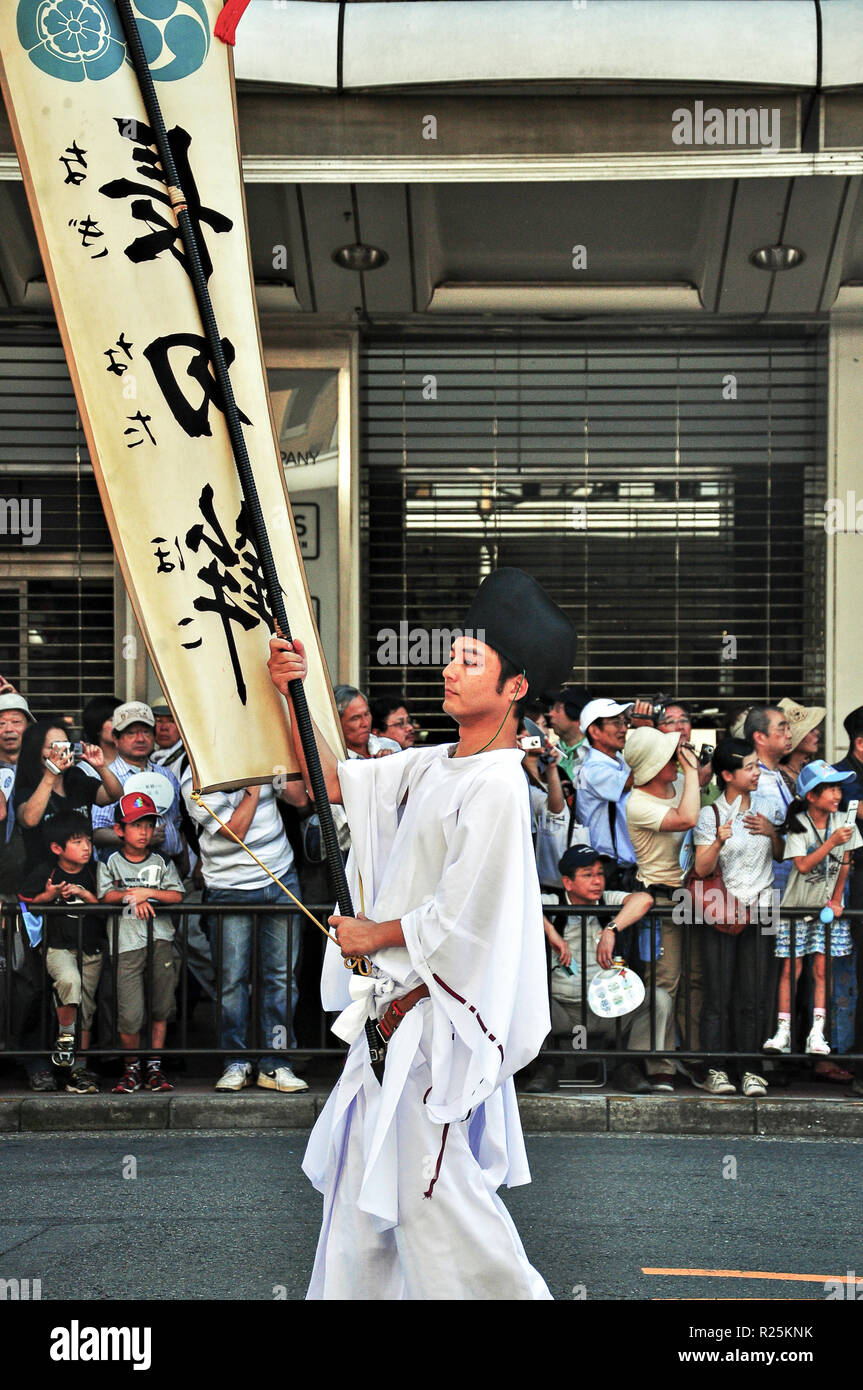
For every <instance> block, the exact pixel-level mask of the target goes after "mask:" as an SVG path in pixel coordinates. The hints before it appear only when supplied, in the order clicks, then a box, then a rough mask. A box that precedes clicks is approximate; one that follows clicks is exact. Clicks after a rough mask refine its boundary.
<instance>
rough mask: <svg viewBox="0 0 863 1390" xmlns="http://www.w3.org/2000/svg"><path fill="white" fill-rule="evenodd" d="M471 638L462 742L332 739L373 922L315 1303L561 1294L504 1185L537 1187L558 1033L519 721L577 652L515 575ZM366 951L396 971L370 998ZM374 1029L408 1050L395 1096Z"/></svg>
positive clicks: (310, 1170)
mask: <svg viewBox="0 0 863 1390" xmlns="http://www.w3.org/2000/svg"><path fill="white" fill-rule="evenodd" d="M464 629H465V630H466V631H468V632H470V633H472V634H474V635H473V636H467V635H465V636H461V637H457V638H456V640H455V642H454V643H453V649H452V657H451V660H450V662H449V665H448V666H447V667H446V669H445V670H444V673H443V675H444V697H445V698H444V703H443V708H444V710H445V711H446V712H447V713H448V714H449V715H450V716H451V717H452V718H453V719H454V720H455V722H456V724H457V725H458V733H459V737H458V741H457V742H456V743H454V744H452V745H450V746H436V747H425V748H419V749H408V750H406V751H405V752H403V753H402V754H401V755H400V756H399V757H397V758H381V759H372V760H368V761H364V760H350V761H348V762H338V761H337V760H336V757H335V755H334V754H333V752H332V751H331V750H330V748H329V747H328V746H327V744H326V742H325V740H324V739H323V738H322V736H321V734H320V733H319V731H318V730H317V729H316V730H315V734H316V738H317V742H318V748H319V751H320V755H321V763H322V766H323V771H324V776H325V778H326V783H327V791H328V793H329V795H330V797H331V799H332V800H333V801H334V802H336V803H339V802H341V803H343V804H344V807H345V810H346V812H347V816H348V821H349V824H350V828H351V837H352V852H351V856H350V859H349V860H348V865H347V872H348V878H349V882H350V886H351V891H352V893H354V894H356V900H358V901H362V902H364V903H365V912H366V913H367V914H368V917H367V918H347V917H339V916H333V917H331V918H330V923H331V925H332V926H334V927H335V928H336V933H337V941H338V947H336V946H335V945H334V944H330V945H329V946H328V947H327V951H326V956H325V961H324V974H323V985H322V994H323V1003H324V1008H325V1009H327V1010H333V1009H342V1010H343V1012H342V1014H341V1016H340V1018H339V1019H338V1020H337V1022H336V1024H335V1025H334V1029H335V1031H336V1032H337V1033H338V1035H339V1036H341V1037H343V1038H344V1039H345V1040H346V1041H348V1042H349V1043H350V1044H351V1047H350V1051H349V1053H348V1056H347V1059H346V1062H345V1068H344V1071H343V1072H342V1075H341V1077H340V1079H339V1082H338V1083H337V1086H336V1088H335V1090H334V1091H333V1094H332V1095H331V1096H330V1099H329V1101H328V1102H327V1105H326V1107H325V1109H324V1111H323V1112H322V1114H321V1116H320V1118H319V1120H318V1123H317V1124H316V1126H315V1129H314V1131H313V1133H312V1137H311V1140H310V1142H309V1147H308V1149H307V1152H306V1157H305V1161H304V1165H303V1166H304V1169H305V1171H306V1173H307V1174H308V1176H309V1177H310V1178H311V1180H312V1182H313V1183H314V1185H315V1186H316V1187H317V1188H318V1189H319V1191H321V1192H322V1193H323V1194H324V1222H323V1228H322V1231H321V1237H320V1241H319V1243H318V1251H317V1257H316V1260H315V1268H314V1271H313V1274H312V1281H311V1284H310V1287H309V1293H308V1297H309V1298H326V1299H359V1298H367V1297H369V1295H370V1293H374V1296H376V1297H378V1298H384V1299H404V1298H408V1299H462V1300H471V1299H547V1298H549V1297H550V1295H549V1292H548V1289H547V1287H546V1285H545V1282H544V1281H543V1279H542V1278H541V1276H540V1275H539V1274H538V1273H537V1271H536V1270H535V1269H534V1268H533V1267H532V1266H531V1265H530V1263H529V1261H528V1259H527V1256H526V1254H525V1252H524V1248H523V1246H522V1244H521V1241H520V1239H519V1237H518V1233H517V1231H516V1229H515V1227H514V1225H513V1223H512V1220H511V1218H510V1217H509V1215H508V1213H507V1211H506V1208H505V1207H504V1206H503V1204H502V1202H501V1201H500V1199H499V1198H498V1197H497V1195H496V1189H497V1188H498V1187H499V1186H500V1184H501V1182H506V1183H507V1184H508V1185H509V1186H513V1185H516V1184H519V1183H524V1182H527V1181H529V1177H530V1175H529V1172H528V1169H527V1162H526V1157H525V1151H524V1142H523V1139H522V1135H521V1126H520V1123H519V1119H518V1108H517V1104H516V1100H515V1090H514V1086H513V1081H512V1077H513V1075H514V1073H515V1072H516V1071H518V1070H520V1069H521V1068H522V1067H524V1066H526V1065H527V1063H528V1062H530V1061H531V1060H532V1059H533V1057H534V1056H535V1055H536V1053H537V1052H538V1051H539V1048H540V1046H541V1044H542V1040H543V1038H544V1037H545V1035H546V1034H547V1032H548V1027H549V1015H548V992H547V987H546V968H545V950H544V944H543V932H542V906H541V902H540V896H539V883H538V879H537V874H536V864H535V860H534V854H533V845H532V842H531V837H530V818H529V806H528V794H527V786H526V783H525V779H524V776H523V773H522V769H521V761H522V754H521V753H520V751H519V750H518V748H517V747H516V732H517V720H518V715H519V712H520V711H519V706H520V704H521V702H522V701H523V700H524V698H525V696H526V695H527V693H528V689H531V690H532V691H534V692H541V691H543V690H547V689H551V688H553V687H554V686H555V685H560V683H561V682H562V680H563V679H564V677H566V676H567V675H569V674H570V672H571V668H572V663H573V660H574V657H575V644H576V638H575V633H574V630H573V628H572V625H571V623H570V622H569V620H568V619H567V618H566V617H565V615H564V614H563V613H562V612H561V611H560V609H559V608H558V607H557V606H556V604H554V603H552V601H551V600H550V599H549V597H548V595H547V594H545V592H544V591H543V590H542V588H541V587H540V586H539V585H538V584H537V583H536V581H535V580H533V579H531V578H530V577H529V576H528V575H525V574H523V573H522V572H521V571H519V570H512V569H504V570H497V571H495V572H494V573H492V574H491V575H489V577H488V578H487V579H486V580H485V581H484V583H483V585H482V586H481V588H480V590H479V592H478V594H477V596H476V598H475V600H474V602H473V604H472V605H471V607H470V609H469V611H468V614H467V616H466V618H465V622H464ZM270 648H271V656H270V662H269V667H270V674H271V678H272V680H273V683H274V684H275V685H276V688H277V689H279V690H280V691H281V692H282V693H283V694H285V693H286V692H287V689H288V685H289V683H290V681H291V680H295V679H298V678H299V679H302V678H303V677H304V675H305V671H306V663H305V657H304V653H303V649H302V645H301V644H300V643H299V642H294V643H293V644H291V643H288V642H287V641H285V640H284V639H277V638H274V639H273V640H272V641H271V643H270ZM297 755H298V759H299V761H300V764H301V766H303V767H304V766H305V763H304V759H303V757H302V750H301V748H300V747H299V745H298V747H297ZM361 885H362V890H361ZM361 891H362V896H360V892H361ZM352 955H366V956H369V957H370V958H371V959H372V961H373V964H374V966H375V967H376V968H375V970H374V971H373V974H372V976H371V977H370V978H369V981H368V984H367V987H366V989H365V991H364V992H362V993H360V991H361V990H362V986H363V982H362V981H357V977H355V976H351V975H349V974H348V972H347V971H345V970H344V968H343V962H342V957H343V956H344V957H347V956H352ZM352 981H354V982H355V983H354V990H353V993H355V994H356V995H357V997H356V999H355V1000H354V1002H353V1003H351V1002H350V1000H351V993H352V991H351V990H350V989H349V985H350V984H351V982H352ZM357 984H359V986H360V991H358V990H357ZM346 1006H347V1007H346ZM369 1017H374V1018H375V1019H376V1020H377V1023H378V1028H379V1030H380V1031H381V1032H382V1034H383V1035H384V1036H385V1037H386V1038H387V1043H388V1046H387V1055H386V1066H385V1070H384V1075H383V1082H382V1084H379V1083H378V1081H377V1079H376V1078H375V1076H374V1073H373V1072H372V1069H371V1065H370V1061H369V1055H368V1048H367V1045H366V1041H365V1036H364V1031H363V1030H364V1023H365V1020H366V1019H367V1018H369Z"/></svg>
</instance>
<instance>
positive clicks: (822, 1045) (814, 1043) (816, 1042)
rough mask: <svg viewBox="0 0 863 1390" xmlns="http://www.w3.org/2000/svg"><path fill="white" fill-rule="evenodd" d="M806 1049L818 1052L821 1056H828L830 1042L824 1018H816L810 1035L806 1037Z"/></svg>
mask: <svg viewBox="0 0 863 1390" xmlns="http://www.w3.org/2000/svg"><path fill="white" fill-rule="evenodd" d="M806 1051H807V1052H817V1053H818V1055H819V1056H821V1057H826V1056H827V1054H828V1053H829V1051H830V1044H829V1042H828V1041H827V1039H826V1038H825V1036H824V1019H823V1018H816V1020H815V1022H814V1023H813V1024H812V1027H811V1028H810V1030H809V1037H808V1038H807V1039H806Z"/></svg>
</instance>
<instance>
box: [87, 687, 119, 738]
mask: <svg viewBox="0 0 863 1390" xmlns="http://www.w3.org/2000/svg"><path fill="white" fill-rule="evenodd" d="M122 703H123V701H122V700H118V699H117V697H116V695H94V696H93V699H92V700H88V701H87V703H86V705H85V706H84V708H83V709H82V711H81V728H82V730H83V733H84V741H85V742H86V743H98V742H99V739H100V737H101V734H102V725H103V724H104V723H105V720H106V719H111V717H112V716H113V714H114V710H115V709H118V708H119V706H120V705H121V704H122Z"/></svg>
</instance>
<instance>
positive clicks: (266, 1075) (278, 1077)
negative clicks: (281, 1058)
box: [258, 1066, 309, 1091]
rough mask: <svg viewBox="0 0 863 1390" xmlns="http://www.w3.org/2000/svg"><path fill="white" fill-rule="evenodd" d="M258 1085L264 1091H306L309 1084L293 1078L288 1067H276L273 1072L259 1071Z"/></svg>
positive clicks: (296, 1077)
mask: <svg viewBox="0 0 863 1390" xmlns="http://www.w3.org/2000/svg"><path fill="white" fill-rule="evenodd" d="M258 1085H259V1086H263V1088H264V1090H265V1091H307V1090H308V1089H309V1083H308V1082H307V1081H301V1080H300V1078H299V1077H298V1076H294V1073H293V1072H292V1071H291V1069H290V1067H288V1066H283V1067H276V1070H275V1071H259V1072H258Z"/></svg>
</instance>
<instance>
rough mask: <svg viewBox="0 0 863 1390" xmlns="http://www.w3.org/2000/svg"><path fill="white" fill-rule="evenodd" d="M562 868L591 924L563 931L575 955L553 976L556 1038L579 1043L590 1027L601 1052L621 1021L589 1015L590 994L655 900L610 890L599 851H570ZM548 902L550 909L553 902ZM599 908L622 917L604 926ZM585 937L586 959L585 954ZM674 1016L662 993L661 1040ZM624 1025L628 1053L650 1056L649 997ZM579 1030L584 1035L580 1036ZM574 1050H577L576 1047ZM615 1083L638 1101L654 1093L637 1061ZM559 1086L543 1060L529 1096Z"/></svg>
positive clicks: (573, 921) (575, 919) (570, 895)
mask: <svg viewBox="0 0 863 1390" xmlns="http://www.w3.org/2000/svg"><path fill="white" fill-rule="evenodd" d="M559 867H560V875H561V879H562V881H563V888H564V892H565V893H566V901H567V902H568V903H571V904H572V905H573V906H576V907H582V908H584V909H585V914H584V915H585V919H586V920H584V923H583V920H582V916H581V915H576V914H573V915H571V916H569V917H567V918H566V923H565V926H564V927H563V938H564V941H565V942H566V945H567V947H568V948H569V952H570V965H569V967H568V968H567V967H564V966H563V965H561V964H558V965H556V966H555V967H554V969H553V970H552V972H551V1031H552V1036H553V1037H554V1038H559V1037H562V1036H563V1037H566V1036H567V1035H570V1034H571V1035H572V1039H575V1038H576V1037H578V1036H583V1035H584V1028H585V1025H586V1026H587V1036H588V1037H590V1036H592V1037H593V1040H594V1042H595V1043H597V1044H598V1045H599V1046H604V1047H608V1046H609V1045H610V1044H611V1043H612V1042H613V1040H614V1038H615V1036H616V1033H617V1028H616V1020H614V1019H609V1018H600V1017H599V1016H598V1015H597V1014H594V1013H591V1012H589V1006H588V1005H587V991H588V988H589V986H590V983H591V981H592V980H593V979H594V977H595V976H596V975H597V974H598V973H599V972H600V970H607V969H608V968H609V967H610V965H611V963H612V960H613V959H614V957H615V956H617V955H619V954H620V936H621V933H622V932H624V931H626V929H627V928H628V927H630V926H632V925H633V923H635V922H638V921H640V920H641V918H642V917H643V916H644V914H645V912H649V910H650V908H651V907H652V905H653V898H652V897H651V895H650V894H649V893H645V892H637V893H623V892H620V891H615V890H613V889H606V887H605V866H604V865H603V862H602V860H601V858H600V856H599V854H598V853H597V851H596V850H595V849H593V848H592V847H591V846H590V845H572V846H570V848H569V849H568V850H567V851H566V853H565V854H563V855H562V856H561V859H560V866H559ZM545 901H546V903H548V898H547V897H546V899H545ZM597 905H601V906H603V907H612V908H616V909H617V911H616V912H615V914H614V915H613V916H607V917H604V918H603V920H602V922H600V921H599V919H598V917H597V916H596V915H595V913H593V912H591V911H590V910H589V909H590V908H595V907H596V906H597ZM549 911H551V909H550V908H549ZM552 915H553V913H552ZM546 921H547V919H546ZM548 925H549V926H550V925H551V924H550V923H548ZM582 932H584V945H585V953H583V952H582ZM672 1012H673V1005H672V1002H671V996H670V995H669V994H668V993H667V992H666V991H665V990H664V989H662V988H661V987H658V988H657V990H656V1023H655V1026H654V1038H655V1039H656V1040H661V1039H662V1038H663V1037H664V1036H665V1029H666V1027H667V1026H668V1021H669V1019H670V1018H671V1017H672ZM622 1022H623V1034H624V1035H625V1037H626V1047H627V1048H628V1049H633V1050H634V1051H636V1052H648V1051H649V1050H650V999H649V997H647V998H645V999H644V1000H643V1002H642V1003H641V1004H640V1005H639V1006H638V1008H637V1009H635V1010H633V1012H632V1013H630V1014H627V1015H626V1016H625V1017H624V1019H623V1020H622ZM576 1029H579V1030H581V1032H580V1033H579V1034H577V1033H576ZM572 1045H573V1047H575V1042H574V1041H573V1044H572ZM588 1055H589V1054H588ZM610 1080H611V1085H612V1086H613V1087H614V1088H615V1090H618V1091H627V1092H629V1093H630V1094H632V1095H642V1094H644V1095H646V1094H648V1093H649V1092H650V1090H651V1086H650V1083H649V1082H648V1081H647V1079H646V1077H645V1075H644V1072H643V1071H642V1070H641V1069H640V1068H639V1067H638V1066H636V1064H635V1063H634V1062H632V1061H623V1062H621V1063H620V1064H619V1065H618V1066H617V1068H616V1069H615V1071H614V1073H613V1074H612V1076H611V1078H610ZM557 1085H558V1068H557V1067H556V1066H555V1064H554V1063H553V1062H549V1061H544V1060H543V1059H542V1058H541V1059H540V1062H539V1064H538V1066H537V1068H536V1070H535V1072H534V1075H533V1076H532V1077H531V1079H530V1081H529V1082H528V1084H527V1085H526V1087H525V1090H526V1091H532V1092H537V1091H547V1090H555V1089H556V1088H557Z"/></svg>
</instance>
